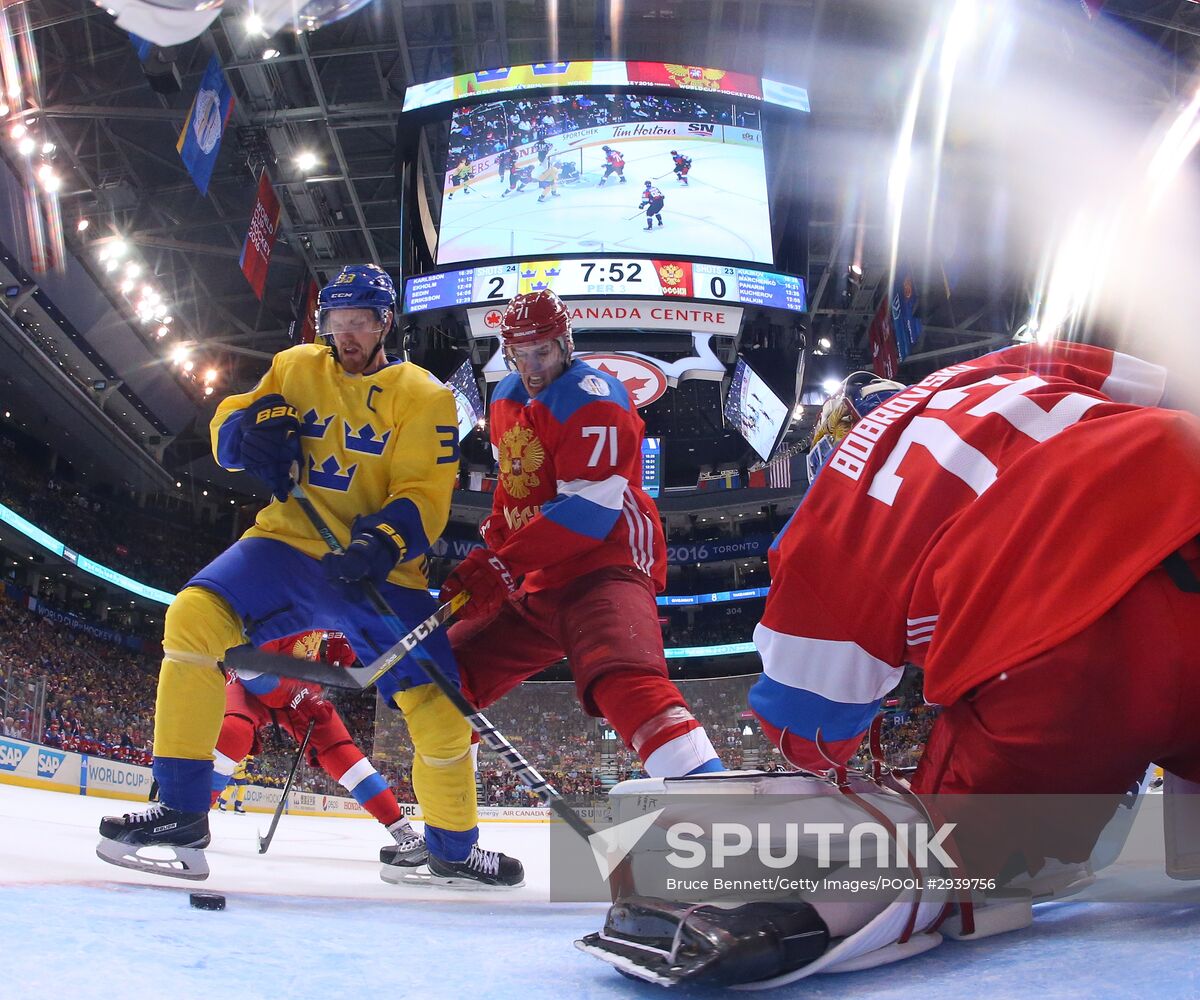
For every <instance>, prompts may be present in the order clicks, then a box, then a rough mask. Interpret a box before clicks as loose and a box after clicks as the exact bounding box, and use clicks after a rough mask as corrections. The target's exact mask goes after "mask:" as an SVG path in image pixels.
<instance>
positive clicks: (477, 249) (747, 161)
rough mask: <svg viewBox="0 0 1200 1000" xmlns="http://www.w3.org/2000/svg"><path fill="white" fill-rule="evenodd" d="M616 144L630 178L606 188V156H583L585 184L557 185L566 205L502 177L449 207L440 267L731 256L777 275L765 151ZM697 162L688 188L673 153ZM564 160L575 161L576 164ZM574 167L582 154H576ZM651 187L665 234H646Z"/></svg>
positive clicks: (592, 152)
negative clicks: (525, 259)
mask: <svg viewBox="0 0 1200 1000" xmlns="http://www.w3.org/2000/svg"><path fill="white" fill-rule="evenodd" d="M613 145H614V146H615V147H616V148H618V149H620V150H621V151H622V152H623V153H624V154H625V178H626V181H627V183H625V184H621V183H620V182H619V181H618V179H617V178H616V177H615V176H614V177H610V178H609V180H608V182H607V183H606V184H605V185H604V187H600V186H599V182H600V178H601V177H602V176H603V173H604V170H603V162H604V154H603V153H602V152H601V151H600V148H599V147H598V146H596V147H588V148H587V149H584V150H583V157H582V162H583V180H582V181H581V182H578V183H575V184H565V183H563V182H561V181H560V182H559V185H558V190H559V193H560V195H561V197H559V198H547V200H546V201H545V202H542V203H540V204H539V202H538V200H537V199H538V195H539V193H540V192H539V190H538V186H537V181H536V179H535V180H534V181H532V182H531V183H529V184H527V185H526V186H525V190H524V191H523V192H521V193H519V194H518V193H516V192H514V193H513V194H510V195H508V196H507V197H501V195H502V194H503V192H504V191H506V190H507V189H508V178H507V177H505V179H504V183H503V184H501V183H500V181H499V180H497V178H496V176H495V174H490V175H488V176H484V177H481V178H480V179H479V180H477V181H476V182H475V183H473V184H472V185H471V193H470V194H466V193H464V192H462V191H459V192H458V193H457V194H455V196H454V198H453V199H452V200H451V199H447V198H443V199H442V222H441V237H440V239H441V242H440V244H439V246H438V254H437V257H438V263H439V264H447V263H450V262H453V261H464V260H478V259H483V258H490V257H508V256H529V255H534V254H537V255H541V256H544V257H549V258H555V257H558V256H559V255H561V254H564V253H612V254H622V253H629V254H635V253H636V254H651V255H653V256H655V257H666V258H670V257H673V256H676V255H679V254H683V255H686V256H702V257H729V258H731V259H734V260H748V261H759V262H762V263H766V264H767V265H768V266H770V263H771V261H772V259H773V256H772V250H771V222H770V216H769V214H768V210H767V187H766V175H765V173H764V170H763V151H762V149H760V148H758V147H754V146H734V145H725V144H720V143H713V142H694V141H693V142H687V141H682V140H677V139H664V140H662V141H657V140H655V141H646V140H640V141H637V142H628V143H624V144H622V143H620V142H619V141H618V142H614V143H613ZM672 149H677V150H679V151H680V152H682V153H683V154H684V155H685V156H690V157H692V171H691V173H690V174H689V176H688V181H689V183H688V184H687V185H686V186H684V185H683V184H680V183H679V182H678V181H677V180H676V179H675V175H674V173H673V172H672V171H673V169H674V168H673V165H672V162H671V157H670V153H669V151H670V150H672ZM564 158H570V157H569V155H567V156H564ZM574 158H575V160H576V161H578V160H579V156H578V154H577V153H576V154H574ZM646 181H651V182H653V183H654V184H655V185H656V186H657V187H658V189H659V190H660V191H662V193H663V195H664V196H665V198H666V201H665V205H664V207H663V213H662V215H663V225H662V227H661V228H660V227H659V226H658V225H657V224H656V225H655V227H654V230H653V231H652V232H646V231H645V225H646V215H645V212H644V211H639V210H638V207H637V206H638V202H640V201H641V197H642V190H643V187H642V186H643V184H644V183H645V182H646Z"/></svg>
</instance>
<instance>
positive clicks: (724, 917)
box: [575, 771, 1033, 989]
mask: <svg viewBox="0 0 1200 1000" xmlns="http://www.w3.org/2000/svg"><path fill="white" fill-rule="evenodd" d="M882 780H883V781H884V782H885V783H886V785H887V787H885V785H884V784H881V783H879V782H877V781H875V780H874V779H872V778H871V777H869V776H867V775H865V774H859V773H856V772H851V773H849V774H847V773H846V772H844V771H843V772H841V774H840V775H838V776H837V778H834V777H833V776H832V775H831V777H829V778H826V777H821V776H818V775H813V774H807V773H796V772H792V773H757V772H727V773H723V774H701V775H691V776H688V777H684V778H666V779H663V778H645V779H639V780H634V781H624V782H621V783H620V784H618V785H616V786H615V787H614V788H613V789H612V791H611V793H610V796H611V803H612V812H613V823H614V826H616V825H619V824H621V823H625V822H629V821H630V820H641V821H642V822H643V823H644V822H645V820H644V819H642V817H643V816H644V815H645V814H648V813H651V812H653V811H655V810H660V811H661V814H660V815H658V816H657V817H656V818H655V819H654V822H653V824H652V826H650V828H649V829H648V830H647V831H646V832H645V833H643V834H642V836H641V837H640V838H639V839H638V841H637V842H636V844H634V846H633V848H632V849H631V850H630V852H629V854H628V856H627V861H628V870H629V879H630V882H631V884H632V886H633V889H632V893H631V894H629V895H626V896H623V897H622V898H619V899H617V900H616V902H615V903H614V904H613V906H612V907H611V908H610V910H609V912H608V917H607V919H606V921H605V924H604V928H603V929H602V930H600V931H598V932H596V933H594V934H589V935H587V936H586V937H584V938H583V939H581V940H579V941H576V942H575V946H576V947H577V948H579V949H580V950H581V951H583V952H586V953H587V954H589V955H592V956H594V957H596V958H599V959H600V960H602V961H604V962H607V963H608V964H610V965H612V966H614V967H616V968H617V969H618V970H619V971H620V972H622V973H624V974H625V975H628V976H631V977H634V978H637V979H642V980H645V981H646V982H651V983H656V984H658V985H661V986H675V985H679V984H681V983H696V984H709V985H723V986H733V985H742V986H746V987H747V988H754V989H761V988H766V987H772V986H781V985H784V984H786V983H791V982H795V981H796V980H799V979H803V978H805V977H807V976H810V975H814V974H816V973H819V972H848V971H853V970H858V969H866V968H872V967H874V966H878V965H885V964H888V963H890V962H895V961H898V960H900V959H903V958H908V957H911V956H913V955H917V954H920V953H921V952H924V951H927V950H929V949H931V948H934V947H936V946H937V945H938V944H940V943H941V942H942V940H943V937H944V936H946V935H949V936H951V937H956V938H957V937H967V938H969V939H972V940H974V939H978V938H982V937H987V936H990V935H992V934H998V933H1002V932H1005V931H1009V930H1016V929H1018V928H1021V927H1025V926H1028V925H1029V924H1030V923H1031V921H1032V919H1033V911H1032V897H1031V895H1030V894H1028V893H1022V892H1017V893H1013V894H1012V895H1011V896H1008V897H1006V898H1003V899H998V900H989V901H988V902H987V905H986V906H982V907H980V906H972V905H971V903H970V902H967V901H964V902H963V904H962V905H961V906H960V905H958V899H959V898H960V897H962V898H964V900H966V899H968V898H969V897H966V896H965V895H964V894H963V893H962V892H961V891H959V892H955V891H951V890H950V888H949V887H950V886H951V884H952V880H951V879H948V878H946V879H941V880H940V881H939V877H940V876H946V875H953V874H954V869H953V867H951V866H947V865H945V864H943V863H942V862H941V861H940V860H939V856H940V855H939V851H937V850H934V849H933V848H932V847H931V848H930V850H929V851H927V852H922V850H921V840H922V831H923V832H928V831H930V830H931V829H935V828H936V824H934V823H932V822H931V820H930V817H929V816H928V814H927V812H926V811H925V809H924V807H923V806H922V805H921V803H920V802H919V801H918V800H917V799H916V797H915V796H913V795H912V794H911V793H909V792H908V791H907V789H906V788H905V787H904V786H903V785H901V784H900V783H899V782H897V781H895V779H892V778H890V777H888V776H884V777H883V779H882ZM785 820H786V821H785ZM761 824H766V827H768V828H769V830H770V833H769V835H766V834H765V833H764V826H763V825H761ZM810 824H811V826H810ZM862 824H873V825H875V827H876V829H878V831H879V833H880V834H881V837H880V838H878V839H877V838H876V837H874V836H866V837H863V836H860V835H858V833H857V831H856V830H855V829H854V828H856V827H861V825H862ZM815 826H819V827H824V828H825V830H826V832H825V833H824V835H817V836H813V835H811V833H810V831H811V830H812V827H815ZM785 828H788V829H785ZM834 828H840V829H841V830H842V831H843V833H842V834H840V835H839V834H837V833H832V835H831V833H830V832H829V831H832V830H833V829H834ZM742 829H745V830H746V831H747V832H746V833H745V834H739V833H738V831H739V830H742ZM885 831H886V834H885ZM914 833H915V835H914ZM764 837H766V841H764ZM883 840H886V841H887V843H886V844H884V843H883V842H882V841H883ZM935 840H936V838H930V840H929V843H930V844H933V843H934V841H935ZM856 841H857V843H856ZM864 844H865V845H866V847H865V851H866V853H867V854H868V855H869V856H870V860H869V861H868V863H867V864H864V865H863V866H862V867H859V866H858V863H857V862H859V860H860V859H859V857H858V854H859V852H860V849H864V848H863V845H864ZM877 848H879V849H882V852H883V854H884V855H887V856H888V857H890V858H891V859H892V861H890V862H889V864H888V865H887V866H886V868H887V870H886V871H884V870H883V869H882V868H876V867H875V866H874V862H875V861H876V857H877V856H876V850H877ZM950 850H951V851H952V850H953V848H952V847H951V848H950ZM790 852H794V854H793V853H790ZM922 853H924V854H925V857H924V858H923V859H921V855H922ZM766 855H769V856H770V857H771V858H772V859H774V860H775V862H776V863H774V864H766V863H765V862H764V861H763V857H764V856H766ZM780 859H786V860H780ZM863 860H866V859H863ZM918 860H920V867H919V868H918V867H916V865H917V863H918ZM880 873H882V874H884V875H885V876H892V877H893V879H894V881H895V885H896V888H894V889H887V888H885V889H884V891H882V892H880V891H873V892H864V893H862V894H853V893H851V894H847V893H846V892H840V893H839V892H833V893H830V892H828V891H825V888H826V887H827V886H828V885H829V884H830V883H829V882H826V881H825V880H833V881H839V880H854V879H858V880H864V879H865V880H869V879H871V877H872V876H873V875H876V874H880ZM668 876H672V877H668ZM897 876H903V877H897ZM772 877H783V879H784V880H785V881H786V882H787V884H788V888H787V889H784V888H783V887H782V886H779V885H777V884H776V883H773V882H771V881H769V880H770V879H772ZM797 884H799V885H800V888H793V887H794V886H796V885H797ZM938 885H944V886H946V888H944V889H942V888H935V887H936V886H938ZM749 886H757V887H758V889H759V890H760V891H757V892H756V891H746V887H749ZM901 886H902V887H901ZM818 887H821V888H818ZM675 888H678V889H679V896H685V895H690V896H692V897H693V898H678V897H677V898H675V899H668V898H662V896H663V894H665V893H664V890H667V891H668V892H669V891H670V890H672V889H675ZM688 890H693V891H692V892H689V891H688ZM776 890H778V891H776ZM696 891H698V893H699V895H700V896H701V897H702V898H700V899H696V898H694V896H695V895H696ZM754 896H759V897H760V898H757V899H755V898H753V897H754ZM763 897H765V898H763ZM751 984H752V985H751Z"/></svg>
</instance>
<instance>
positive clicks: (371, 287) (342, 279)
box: [317, 264, 396, 359]
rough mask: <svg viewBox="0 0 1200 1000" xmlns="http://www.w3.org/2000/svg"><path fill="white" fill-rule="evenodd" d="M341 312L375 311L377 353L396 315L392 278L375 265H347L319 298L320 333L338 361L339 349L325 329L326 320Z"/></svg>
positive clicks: (318, 317) (323, 289) (323, 290)
mask: <svg viewBox="0 0 1200 1000" xmlns="http://www.w3.org/2000/svg"><path fill="white" fill-rule="evenodd" d="M338 309H372V310H374V312H375V315H376V316H377V317H379V324H380V328H381V329H380V334H379V346H377V347H376V348H375V350H376V351H378V350H379V348H380V347H381V346H382V345H383V338H384V337H386V336H387V334H388V331H389V330H390V329H391V327H392V320H393V319H394V318H395V315H396V286H395V285H394V284H393V283H392V279H391V276H390V275H389V274H388V273H387V271H385V270H384V269H383V268H381V267H378V266H377V265H375V264H348V265H346V266H345V267H343V268H342V270H341V272H340V273H339V274H338V276H337V277H336V278H334V279H333V280H332V281H331V282H329V284H327V285H326V286H325V287H324V288H322V289H321V294H320V295H319V296H318V298H317V332H318V333H320V334H321V336H322V337H324V338H325V340H326V341H327V342H328V343H329V345H330V346H331V347H333V355H334V358H335V359H336V358H337V348H336V347H334V345H333V338H332V336H331V335H330V333H329V331H328V330H327V329H326V328H325V318H326V317H327V316H328V315H329V313H331V312H333V311H335V310H338ZM372 353H374V352H372Z"/></svg>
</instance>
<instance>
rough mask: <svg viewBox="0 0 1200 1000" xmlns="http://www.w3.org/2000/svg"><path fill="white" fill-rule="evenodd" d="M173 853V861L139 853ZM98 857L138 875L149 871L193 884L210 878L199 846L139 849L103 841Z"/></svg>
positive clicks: (107, 840)
mask: <svg viewBox="0 0 1200 1000" xmlns="http://www.w3.org/2000/svg"><path fill="white" fill-rule="evenodd" d="M144 850H155V851H172V852H173V857H170V858H150V857H144V856H142V855H141V854H139V853H138V851H144ZM96 857H98V858H100V859H101V860H102V861H107V862H108V863H109V864H110V865H116V866H117V867H118V868H129V869H130V870H132V871H135V872H146V873H147V874H150V875H166V876H168V877H170V878H182V879H187V880H188V881H189V882H203V881H204V880H205V879H206V878H208V875H209V869H208V861H207V860H206V859H205V857H204V850H203V849H202V848H199V847H165V846H162V845H156V846H154V847H152V848H147V847H136V846H134V845H133V844H123V843H121V842H120V841H119V840H109V839H108V838H107V837H105V838H102V839H101V840H100V843H98V844H97V845H96Z"/></svg>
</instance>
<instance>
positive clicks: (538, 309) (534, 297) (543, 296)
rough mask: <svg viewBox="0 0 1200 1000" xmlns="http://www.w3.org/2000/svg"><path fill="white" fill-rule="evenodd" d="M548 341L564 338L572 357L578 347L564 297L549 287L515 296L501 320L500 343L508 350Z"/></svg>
mask: <svg viewBox="0 0 1200 1000" xmlns="http://www.w3.org/2000/svg"><path fill="white" fill-rule="evenodd" d="M547 340H560V341H561V342H562V345H563V350H564V351H565V352H566V354H567V356H568V357H570V354H571V351H573V350H574V349H575V344H574V341H573V339H572V337H571V316H570V314H569V313H568V312H567V307H566V306H565V305H563V302H562V299H560V298H559V297H558V296H557V295H555V294H554V292H553V291H552V290H551V289H549V288H543V289H542V290H541V291H539V292H525V293H523V294H521V295H517V296H515V297H514V298H513V300H512V301H511V302H509V304H508V308H507V309H505V310H504V316H503V317H502V318H501V320H500V343H501V344H502V345H503V346H504V348H505V350H507V349H508V348H512V347H520V346H522V345H524V344H540V343H542V342H543V341H547Z"/></svg>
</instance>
